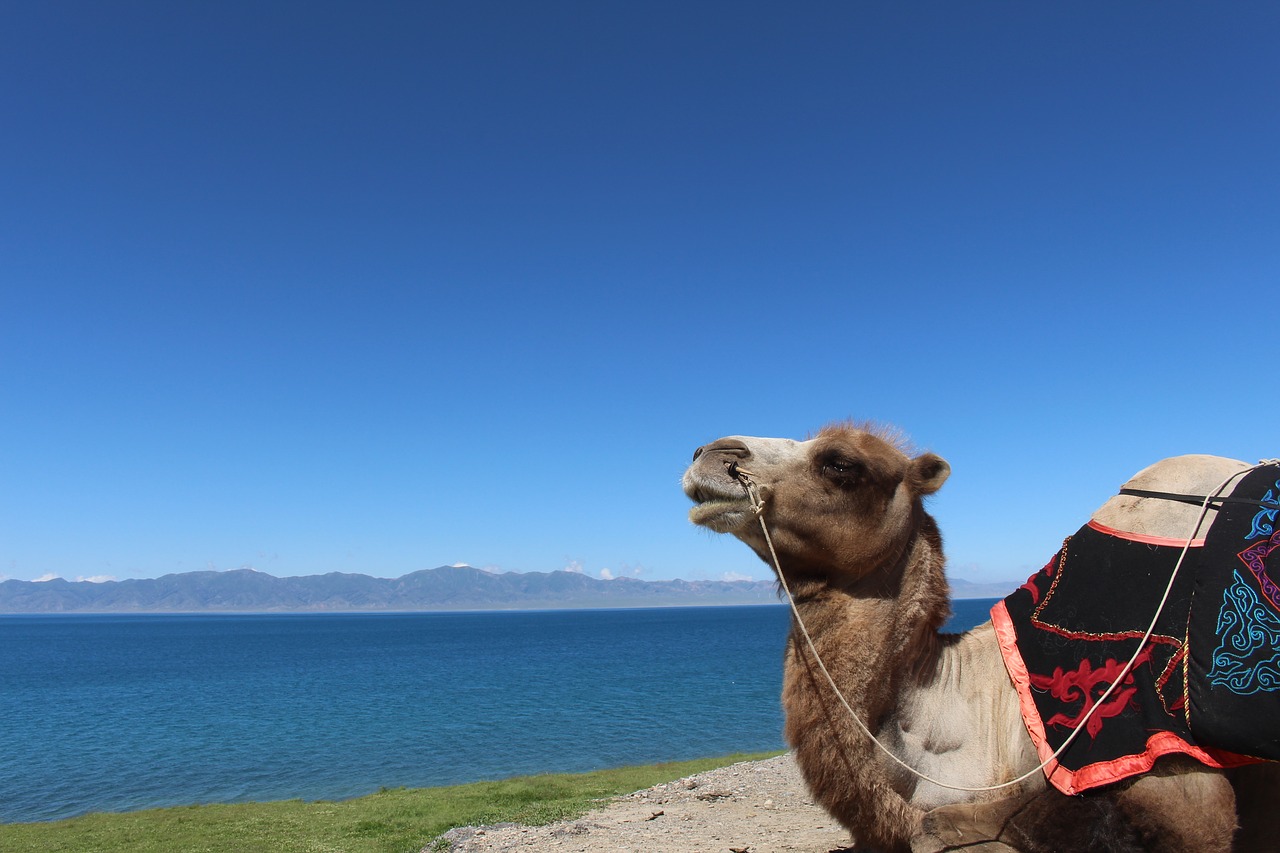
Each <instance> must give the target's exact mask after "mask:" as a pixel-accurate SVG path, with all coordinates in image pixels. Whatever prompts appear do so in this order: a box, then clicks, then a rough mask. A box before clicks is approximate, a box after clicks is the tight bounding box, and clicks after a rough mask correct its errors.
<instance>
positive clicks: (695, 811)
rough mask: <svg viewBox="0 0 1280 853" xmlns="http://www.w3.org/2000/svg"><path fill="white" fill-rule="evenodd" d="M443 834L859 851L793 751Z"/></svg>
mask: <svg viewBox="0 0 1280 853" xmlns="http://www.w3.org/2000/svg"><path fill="white" fill-rule="evenodd" d="M442 838H443V840H444V841H445V842H446V843H447V844H448V846H447V847H445V848H444V849H446V850H448V851H450V853H509V851H510V853H515V851H539V853H542V851H547V853H551V852H552V851H554V852H555V853H620V851H627V853H642V851H643V853H837V851H847V853H852V851H853V850H854V848H853V847H852V846H851V845H852V843H853V842H852V839H851V838H850V837H849V833H848V832H847V831H846V830H844V829H843V828H841V827H840V825H839V824H837V823H836V822H835V821H833V820H832V819H831V818H830V817H828V816H827V814H826V812H824V811H823V810H822V809H821V808H819V807H818V806H817V805H815V804H814V803H813V801H812V800H811V799H810V797H809V792H808V791H807V790H805V786H804V783H803V782H802V781H801V779H800V772H799V770H798V769H797V768H796V764H795V760H794V759H793V758H792V757H791V755H790V754H787V755H781V756H778V757H777V758H770V759H766V760H764V761H748V762H743V763H741V764H734V765H731V766H729V767H722V768H720V769H718V770H710V771H708V772H706V773H699V774H698V775H696V776H690V777H688V778H686V779H680V780H677V781H675V782H668V783H667V784H665V785H658V786H656V787H653V788H648V789H646V790H644V791H637V792H636V793H634V794H629V795H627V796H624V797H618V798H617V799H614V800H610V801H609V802H608V803H607V804H604V805H602V807H601V808H600V809H598V810H596V811H593V812H590V813H588V814H586V815H583V816H582V817H580V818H578V819H576V820H571V821H564V822H561V823H556V824H551V825H549V826H538V827H530V826H518V825H510V824H508V825H505V826H484V827H475V826H468V827H462V828H460V829H454V830H450V831H449V832H448V833H446V834H445V835H444V836H442ZM427 849H428V850H430V849H432V848H427ZM436 849H439V848H436Z"/></svg>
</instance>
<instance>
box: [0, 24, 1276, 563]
mask: <svg viewBox="0 0 1280 853" xmlns="http://www.w3.org/2000/svg"><path fill="white" fill-rule="evenodd" d="M1278 43H1280V7H1277V6H1276V5H1275V4H1270V3H1250V2H1242V3H1233V4H1229V5H1225V6H1224V5H1221V4H1212V5H1209V4H1188V3H1177V2H1175V3H1163V4H1159V5H1158V6H1155V5H1151V4H1110V3H1070V4H1066V3H1062V4H1049V3H988V2H977V3H964V4H959V3H916V4H901V3H874V4H871V3H867V4H861V3H859V4H855V3H816V4H798V5H797V4H792V5H790V6H784V5H779V4H762V3H750V2H748V3H740V2H735V3H694V4H690V3H658V2H646V3H630V4H624V3H590V2H582V3H564V2H549V3H536V4H534V3H514V2H513V3H491V2H477V3H464V4H459V3H449V4H445V3H376V4H364V3H316V2H307V3H256V2H255V3H244V2H217V3H213V2H209V3H183V4H173V3H165V2H155V3H143V2H125V3H112V4H102V3H76V2H50V3H28V4H19V5H16V6H10V7H9V8H8V9H7V10H6V13H5V25H4V27H3V28H0V73H2V74H3V79H4V81H5V84H4V85H3V86H0V115H3V116H5V120H4V124H5V130H4V131H3V133H0V195H2V196H3V198H4V199H5V201H4V203H3V204H2V205H0V412H2V416H0V576H4V577H9V578H18V579H24V580H30V579H35V578H39V577H44V576H48V575H59V576H62V577H65V578H68V579H75V578H81V577H82V578H94V577H97V578H100V577H114V578H119V579H125V578H133V577H154V576H159V575H162V574H166V573H169V572H175V571H190V570H196V569H205V568H216V569H220V570H224V569H232V568H239V567H242V566H252V567H254V568H257V569H260V570H262V571H266V572H270V573H272V574H276V575H299V574H316V573H323V572H329V571H349V572H364V573H368V574H373V575H379V576H387V577H394V576H398V575H401V574H404V573H407V572H410V571H414V570H417V569H423V568H432V567H435V566H439V565H444V564H451V563H455V562H466V563H470V564H472V565H476V566H484V567H492V568H494V569H496V570H500V571H549V570H554V569H561V568H565V567H573V568H576V569H579V570H582V571H585V572H587V573H589V574H593V575H597V576H599V575H600V574H601V573H602V572H607V573H608V574H612V575H615V576H617V575H623V574H630V575H638V576H640V577H643V578H647V579H657V578H671V577H684V578H716V577H721V576H726V575H728V576H747V575H750V576H755V577H760V578H763V577H766V576H767V570H766V568H765V567H764V565H763V564H761V563H759V562H758V561H756V559H755V558H754V557H753V556H752V555H751V554H750V553H749V552H748V551H747V549H746V548H745V547H743V546H742V545H740V544H739V543H737V542H734V541H731V540H729V539H725V538H717V537H714V536H711V535H709V534H705V533H703V532H701V531H699V530H696V529H695V528H693V527H692V526H691V525H690V524H689V523H688V521H687V520H686V512H687V509H688V502H687V500H686V499H685V498H684V496H683V495H682V494H681V492H680V489H679V477H680V474H681V472H682V470H683V468H684V466H685V464H686V463H687V461H688V459H689V457H690V455H691V453H692V451H693V449H694V447H695V446H697V445H698V444H701V443H704V442H706V441H709V440H711V439H714V438H716V437H719V436H722V435H728V434H735V433H738V434H753V435H785V436H793V437H803V436H804V435H806V434H808V433H810V432H811V431H814V430H816V429H818V428H819V427H821V426H822V425H823V424H825V423H828V422H831V421H835V420H840V419H844V418H847V417H853V418H859V419H862V418H869V419H875V420H880V421H884V422H888V423H892V424H895V425H897V426H899V427H901V428H902V429H903V430H905V431H906V432H907V433H908V434H909V435H910V436H911V437H912V438H913V439H914V440H915V442H916V443H917V444H918V445H919V446H921V447H922V448H927V449H931V450H933V451H935V452H937V453H939V454H941V455H943V456H944V457H946V458H947V459H948V460H949V461H950V462H951V463H952V467H953V473H952V478H951V480H950V482H949V483H948V484H947V485H946V486H945V487H944V489H943V491H942V492H941V493H940V494H939V495H938V496H937V497H936V498H935V499H934V500H933V502H932V504H931V507H932V509H933V511H934V512H935V514H936V516H937V517H938V519H939V521H940V523H941V525H942V527H943V532H944V536H945V537H946V540H947V544H948V551H949V553H950V559H951V571H952V573H953V575H956V576H959V577H966V578H969V579H972V580H1005V579H1019V580H1020V579H1022V578H1025V577H1026V576H1027V575H1028V574H1030V573H1031V572H1032V571H1034V570H1035V569H1037V568H1039V567H1040V566H1041V565H1042V564H1043V563H1044V561H1045V560H1046V559H1048V557H1049V556H1050V555H1051V554H1052V553H1053V551H1054V550H1055V549H1056V548H1057V547H1058V545H1059V544H1060V542H1061V540H1062V538H1063V537H1064V536H1066V535H1068V534H1070V533H1071V532H1073V531H1074V530H1075V529H1076V528H1077V527H1078V526H1079V525H1080V524H1081V523H1082V522H1083V521H1084V520H1085V519H1087V517H1088V514H1089V513H1090V511H1091V510H1092V509H1093V508H1094V507H1095V506H1096V505H1098V504H1099V503H1101V502H1102V501H1103V500H1105V499H1106V498H1107V497H1108V496H1109V495H1111V494H1112V493H1113V492H1114V490H1115V488H1116V487H1117V486H1118V485H1119V484H1120V483H1121V482H1122V481H1123V480H1125V479H1126V478H1127V477H1128V476H1129V475H1130V474H1131V473H1133V472H1134V471H1136V470H1138V469H1139V468H1141V467H1143V466H1145V465H1146V464H1148V463H1149V462H1152V461H1154V460H1156V459H1159V458H1161V457H1164V456H1169V455H1174V454H1178V453H1190V452H1200V453H1217V454H1222V455H1226V456H1233V457H1238V458H1243V459H1248V460H1251V461H1252V460H1254V459H1257V458H1258V457H1262V456H1274V455H1276V454H1277V453H1278V452H1280V442H1278V441H1277V438H1278V437H1280V431H1278V430H1277V423H1278V422H1280V404H1278V403H1277V402H1276V400H1277V397H1276V394H1275V392H1274V390H1273V388H1272V385H1273V384H1274V379H1275V373H1276V370H1275V368H1276V336H1275V319H1274V318H1275V304H1276V294H1277V287H1276V285H1277V278H1278V276H1277V273H1278V272H1280V157H1277V155H1276V152H1277V151H1280V83H1278V82H1277V81H1280V54H1278V53H1277V51H1276V49H1275V46H1276V44H1278Z"/></svg>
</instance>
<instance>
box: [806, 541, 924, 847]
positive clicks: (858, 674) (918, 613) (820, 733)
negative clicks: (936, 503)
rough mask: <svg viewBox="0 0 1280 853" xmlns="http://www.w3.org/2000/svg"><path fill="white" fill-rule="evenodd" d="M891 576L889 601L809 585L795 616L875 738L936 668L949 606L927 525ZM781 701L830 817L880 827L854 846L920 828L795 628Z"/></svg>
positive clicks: (918, 815) (887, 843) (856, 591)
mask: <svg viewBox="0 0 1280 853" xmlns="http://www.w3.org/2000/svg"><path fill="white" fill-rule="evenodd" d="M930 522H931V520H930ZM930 533H931V535H930ZM894 574H896V577H895V578H892V580H893V581H894V582H895V583H894V586H896V590H895V592H896V594H895V595H884V594H870V593H869V592H868V590H867V589H861V590H859V589H856V588H855V589H849V588H845V589H835V588H829V587H828V588H825V589H814V588H809V589H806V590H805V593H804V595H803V596H802V597H801V599H800V600H798V601H797V611H798V612H799V615H800V619H801V620H802V621H803V622H804V624H805V627H806V628H807V629H808V632H809V635H810V636H811V637H812V638H813V642H814V646H815V647H816V649H817V651H818V654H819V655H820V656H821V657H822V660H823V663H824V664H825V665H826V667H827V670H828V671H829V672H830V673H831V676H832V678H833V679H834V680H835V682H836V683H837V684H839V685H840V688H841V692H842V693H843V694H844V698H845V700H846V701H848V703H849V705H850V706H851V707H852V708H853V709H854V711H855V712H856V713H857V714H858V715H859V717H860V718H861V719H862V720H863V721H864V722H865V723H866V724H867V725H868V726H869V727H870V728H871V729H872V730H873V731H874V730H876V729H877V728H879V727H880V725H881V724H882V722H883V721H884V720H885V719H886V717H888V716H890V715H892V714H893V713H894V711H895V707H896V704H897V702H898V698H899V696H900V695H901V693H902V691H903V688H904V686H905V682H906V681H907V680H915V679H917V678H918V677H919V676H920V675H921V672H922V670H923V669H928V668H930V667H933V666H936V663H937V658H938V649H939V647H940V640H939V638H938V633H937V631H938V628H939V627H940V625H941V622H942V620H943V619H945V617H946V613H947V607H948V605H947V587H946V579H945V576H944V574H943V558H942V550H941V542H940V540H939V539H938V538H937V535H936V528H931V524H930V525H929V526H928V528H925V529H921V530H920V531H918V532H917V535H916V536H915V537H914V538H913V541H912V542H911V543H910V544H909V546H908V548H907V549H906V550H905V552H904V556H903V558H902V561H901V565H900V566H899V567H895V570H894ZM783 704H784V706H785V707H786V708H787V721H786V734H787V739H788V741H789V742H790V743H791V745H792V746H793V747H795V749H796V755H797V759H798V761H799V763H800V765H801V768H802V769H803V771H804V773H805V776H806V778H808V779H809V782H810V785H811V787H812V788H813V789H814V790H815V791H816V792H818V796H819V797H820V798H821V799H822V801H823V804H824V805H825V806H826V807H827V808H828V809H829V810H832V811H833V813H837V816H840V813H847V814H846V815H845V817H848V818H849V819H850V821H853V822H852V823H850V822H849V821H845V822H846V824H847V825H854V826H866V825H868V823H870V825H872V826H879V827H882V828H883V830H884V836H883V838H881V839H879V841H877V840H876V839H871V838H868V839H859V840H860V841H864V840H865V841H866V842H868V843H872V844H877V843H879V844H880V845H881V846H887V848H888V849H892V843H891V842H890V839H891V838H893V837H901V836H899V835H898V833H899V832H900V830H901V827H902V826H903V825H904V822H906V823H908V824H915V823H918V822H919V820H921V818H922V816H923V812H921V811H920V810H919V809H917V808H916V807H914V806H912V805H910V804H909V803H908V802H907V801H906V800H905V799H904V798H903V796H902V795H901V794H900V793H899V792H898V790H897V786H895V785H894V784H893V783H892V778H893V777H894V776H895V775H896V773H895V772H894V771H892V770H890V769H887V768H886V762H887V761H888V759H886V758H884V756H882V755H880V754H879V753H878V751H877V750H876V747H875V746H874V745H873V744H872V743H871V741H870V740H869V739H868V738H867V737H866V736H865V735H864V734H863V733H862V731H861V730H860V729H859V728H858V727H857V724H856V723H855V722H854V721H853V720H852V719H850V718H849V715H848V713H847V712H846V711H845V709H844V708H843V706H842V705H841V703H840V700H839V699H838V698H837V697H836V695H835V693H834V692H833V691H832V689H831V686H830V685H829V684H828V683H827V681H826V678H825V676H823V675H822V673H821V672H820V671H819V669H818V667H817V664H816V662H815V661H814V660H813V656H812V654H811V653H810V651H809V649H808V646H807V644H806V643H805V642H804V640H803V638H802V637H801V636H800V635H799V630H798V628H797V627H796V626H794V625H793V626H792V632H791V639H790V642H789V643H788V651H787V657H786V667H785V674H784V683H783ZM832 779H843V780H847V782H848V784H849V786H850V787H849V788H848V789H847V790H846V789H845V785H844V784H837V785H835V786H834V787H832V785H831V780H832ZM853 791H858V792H859V793H858V794H857V795H853V794H852V793H851V792H853ZM868 791H870V792H873V794H872V795H868V793H867V792H868ZM841 819H842V820H843V819H844V818H841Z"/></svg>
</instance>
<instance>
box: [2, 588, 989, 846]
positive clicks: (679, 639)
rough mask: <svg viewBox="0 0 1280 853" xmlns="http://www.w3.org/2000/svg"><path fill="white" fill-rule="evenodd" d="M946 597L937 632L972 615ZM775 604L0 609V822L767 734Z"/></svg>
mask: <svg viewBox="0 0 1280 853" xmlns="http://www.w3.org/2000/svg"><path fill="white" fill-rule="evenodd" d="M991 603H992V602H991V601H988V600H981V601H960V602H956V604H955V610H956V617H955V618H954V619H953V620H952V624H951V625H950V626H948V627H949V630H962V629H964V628H968V627H970V626H972V625H975V624H977V623H979V622H983V621H985V620H986V619H987V610H988V609H989V608H990V606H991ZM788 621H789V614H788V611H787V610H786V608H784V607H781V606H766V607H698V608H667V609H651V610H593V611H523V612H490V613H413V614H403V613H396V614H389V613H378V614H297V615H293V614H290V615H278V614H271V615H181V616H168V615H145V616H114V615H113V616H5V617H0V651H2V654H0V821H4V822H13V821H33V820H51V819H56V818H63V817H70V816H73V815H78V814H84V813H86V812H92V811H125V810H131V809H139V808H149V807H154V806H168V805H183V804H188V803H209V802H238V801H245V800H274V799H290V798H302V799H307V800H314V799H343V798H347V797H354V796H359V795H362V794H367V793H370V792H372V791H376V790H377V789H378V788H380V787H397V786H410V787H419V786H430V785H447V784H455V783H461V782H471V781H476V780H480V779H497V778H504V777H508V776H516V775H525V774H531V773H541V772H580V771H586V770H595V769H599V768H603V767H616V766H621V765H626V764H646V763H650V762H655V761H670V760H680V759H687V758H701V757H706V756H715V755H724V754H728V753H732V752H754V751H764V750H773V749H781V748H783V747H784V743H783V741H782V734H781V730H782V713H781V708H780V705H779V691H780V685H781V677H782V648H783V644H784V641H785V638H786V632H787V627H788Z"/></svg>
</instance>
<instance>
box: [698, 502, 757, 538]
mask: <svg viewBox="0 0 1280 853" xmlns="http://www.w3.org/2000/svg"><path fill="white" fill-rule="evenodd" d="M750 516H751V502H750V501H749V500H747V499H745V498H742V499H739V500H711V501H703V502H702V503H700V504H698V505H697V506H695V507H694V508H693V509H691V510H689V520H690V521H692V522H693V523H694V524H696V525H698V526H699V527H705V528H707V529H708V530H714V531H715V532H716V533H732V532H733V531H735V530H737V529H738V528H739V527H742V525H743V524H744V523H745V522H746V521H747V519H748V518H749V517H750Z"/></svg>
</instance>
